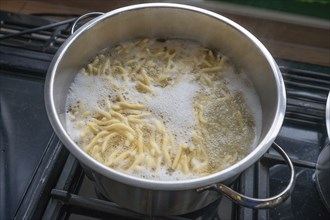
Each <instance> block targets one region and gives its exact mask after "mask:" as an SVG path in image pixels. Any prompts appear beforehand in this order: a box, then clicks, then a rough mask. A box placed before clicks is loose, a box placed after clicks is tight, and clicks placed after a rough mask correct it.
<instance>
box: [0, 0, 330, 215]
mask: <svg viewBox="0 0 330 220" xmlns="http://www.w3.org/2000/svg"><path fill="white" fill-rule="evenodd" d="M146 2H151V1H135V0H132V1H125V0H124V1H98V0H96V1H75V0H67V1H64V0H63V1H62V0H59V1H4V0H2V1H1V2H0V10H1V12H0V15H1V21H0V22H1V28H0V114H1V120H0V134H1V136H0V147H1V151H0V183H1V185H0V190H1V194H0V219H86V220H87V219H224V220H227V219H242V220H248V219H251V220H252V219H285V220H288V219H292V220H295V219H319V220H322V219H330V207H329V195H328V192H329V191H327V190H324V189H323V188H322V184H324V183H323V182H326V181H329V180H328V179H326V180H322V178H321V176H320V174H319V169H320V168H319V167H320V166H319V165H318V164H319V162H320V161H321V160H322V157H321V156H322V152H325V151H324V150H326V146H327V144H329V136H328V133H327V128H326V103H327V98H328V93H329V90H330V40H329V39H330V29H329V28H330V19H326V18H321V17H317V16H311V15H306V14H299V13H289V12H287V11H285V10H275V9H269V8H265V7H259V6H258V7H257V6H254V5H243V4H239V3H229V1H200V0H194V1H162V2H176V3H182V4H189V5H193V6H197V7H201V8H204V9H208V10H210V11H214V12H216V13H219V14H221V15H223V16H225V17H228V18H230V19H232V20H233V21H235V22H237V23H238V24H240V25H241V26H243V27H244V28H246V29H247V30H248V31H250V32H251V33H252V34H253V35H255V36H256V37H257V38H258V39H259V40H260V41H261V42H262V43H263V44H264V45H265V47H266V48H267V49H268V50H269V51H270V53H271V54H272V56H273V57H274V59H275V61H276V63H277V64H278V66H279V68H280V70H281V73H282V76H283V79H284V81H285V86H286V95H287V109H286V113H285V119H284V123H283V126H282V128H281V130H280V133H279V135H278V137H277V138H276V140H275V143H276V144H278V145H280V146H281V147H282V148H283V149H284V150H285V152H286V153H287V154H288V155H289V156H290V158H291V160H292V162H293V165H294V168H295V171H296V175H295V178H296V183H295V187H294V190H293V191H292V193H291V196H290V197H289V198H288V199H287V200H286V201H285V202H283V204H281V205H279V206H277V207H275V208H271V209H260V210H254V209H250V208H244V207H242V206H239V205H236V204H234V203H232V202H231V201H230V200H229V199H227V198H226V197H219V199H217V200H216V201H214V202H213V203H212V204H211V205H209V206H207V207H205V208H203V209H201V210H198V211H195V212H193V213H188V214H184V215H178V216H172V215H169V216H145V215H142V214H139V213H136V212H133V211H130V210H127V209H125V208H122V207H121V206H120V205H118V204H116V203H115V202H113V201H109V200H108V199H107V198H106V197H105V196H104V195H102V194H101V193H100V192H99V191H98V190H97V189H96V188H95V186H94V184H93V181H91V180H90V179H89V178H88V176H89V174H88V173H85V172H84V170H83V168H82V167H81V164H80V163H79V161H78V160H77V159H76V158H75V157H74V156H72V155H71V154H70V153H69V152H68V150H67V149H66V147H65V146H64V145H63V144H62V143H61V141H60V140H59V139H58V137H57V136H56V134H55V133H54V131H53V128H52V127H51V125H50V123H49V120H48V117H47V113H46V110H45V104H44V82H45V77H46V73H47V70H48V67H49V64H50V62H51V61H52V59H53V57H54V54H55V53H56V51H57V50H58V49H59V47H60V46H61V45H62V44H63V42H65V40H66V39H67V38H68V37H69V36H70V31H71V27H72V25H73V23H74V21H75V20H76V19H77V18H78V17H79V16H81V15H83V14H85V13H88V12H108V11H111V10H114V9H117V8H119V7H123V6H127V5H132V4H137V3H146ZM250 2H251V1H250ZM252 2H253V1H252ZM255 2H257V1H255ZM305 2H306V1H305ZM321 2H325V3H318V4H320V5H321V6H322V7H324V8H328V9H329V10H330V3H329V2H327V1H321ZM304 4H307V3H304ZM322 4H323V5H322ZM307 6H308V5H307ZM304 7H306V5H304ZM312 7H316V6H315V5H314V6H311V8H312ZM328 106H329V104H328ZM328 108H329V107H328ZM289 177H290V173H289V169H288V167H287V165H286V164H285V161H284V160H283V159H282V158H281V157H280V156H279V155H278V154H277V153H276V152H275V151H274V150H272V149H271V150H269V151H268V152H267V153H266V154H265V155H264V156H263V157H262V158H261V159H260V160H259V161H258V162H257V163H256V164H254V165H253V166H251V167H250V168H248V169H247V170H246V171H244V172H243V173H242V174H241V175H240V176H239V177H238V178H237V180H236V181H235V182H234V183H233V184H232V185H231V186H230V187H231V188H233V189H235V190H236V191H238V192H240V193H242V194H245V195H248V196H253V197H259V198H266V197H269V196H274V195H276V194H277V193H279V192H281V191H282V190H283V189H284V188H285V187H286V185H287V184H288V182H289V179H290V178H289ZM326 178H327V177H326ZM320 182H322V183H321V184H320Z"/></svg>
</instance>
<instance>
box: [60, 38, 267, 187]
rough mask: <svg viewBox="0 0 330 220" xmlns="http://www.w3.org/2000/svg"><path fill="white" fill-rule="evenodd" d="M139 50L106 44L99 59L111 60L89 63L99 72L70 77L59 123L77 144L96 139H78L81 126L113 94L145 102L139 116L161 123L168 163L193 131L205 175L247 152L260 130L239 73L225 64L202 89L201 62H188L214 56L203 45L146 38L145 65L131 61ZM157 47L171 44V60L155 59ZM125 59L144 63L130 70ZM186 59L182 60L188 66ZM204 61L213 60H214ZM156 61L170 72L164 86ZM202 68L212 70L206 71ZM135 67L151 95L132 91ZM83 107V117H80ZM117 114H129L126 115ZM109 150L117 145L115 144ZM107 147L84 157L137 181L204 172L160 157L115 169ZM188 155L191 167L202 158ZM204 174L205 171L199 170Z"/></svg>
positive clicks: (256, 106) (257, 109)
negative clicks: (153, 162) (201, 151)
mask: <svg viewBox="0 0 330 220" xmlns="http://www.w3.org/2000/svg"><path fill="white" fill-rule="evenodd" d="M139 47H141V45H139V44H134V43H133V42H128V43H123V44H122V45H121V46H120V47H119V48H120V50H118V47H117V48H116V49H114V48H112V49H110V50H109V51H108V52H107V53H105V54H104V55H103V57H102V59H104V57H110V62H112V63H113V64H109V63H107V62H108V61H101V62H98V63H99V64H95V63H97V62H95V60H94V61H93V62H94V64H95V65H96V67H98V68H97V71H98V72H101V73H98V72H97V71H96V72H97V74H95V72H94V74H86V69H82V70H81V71H80V72H79V73H78V74H77V76H76V77H75V79H74V82H73V83H72V85H71V87H70V91H69V94H68V97H67V100H66V126H67V131H68V133H69V135H70V136H71V137H72V139H73V140H74V141H75V142H76V143H77V144H78V145H80V146H81V147H82V148H85V147H86V146H87V145H88V144H89V142H90V141H91V139H92V138H93V137H94V136H96V134H97V133H95V132H96V131H94V133H93V132H92V131H90V133H87V134H86V135H84V136H83V135H82V133H83V132H84V130H86V126H87V124H88V123H92V122H93V117H94V116H95V115H97V113H96V112H97V110H98V109H101V110H103V111H108V108H109V103H110V106H111V105H114V104H116V102H117V101H116V98H117V97H118V94H120V95H121V96H122V97H123V99H124V101H125V102H127V103H130V104H134V103H139V104H141V105H144V106H147V109H146V111H147V112H148V113H150V116H149V117H148V118H147V119H146V120H148V121H149V122H150V123H152V122H153V120H158V121H161V122H162V123H163V124H164V126H165V129H166V131H167V132H169V134H173V140H172V142H173V143H175V144H172V145H174V146H171V148H170V149H169V151H170V153H171V155H172V154H173V156H171V160H172V163H173V161H174V160H175V158H174V157H175V154H177V151H178V145H179V143H184V144H185V145H187V146H191V145H194V141H193V138H192V135H193V133H194V132H197V133H198V132H199V136H201V137H202V138H203V146H202V147H203V148H204V150H205V152H206V153H207V157H208V160H209V164H208V165H207V169H206V172H205V173H207V174H208V173H212V172H217V171H219V170H221V169H224V168H226V167H228V166H230V165H232V164H234V163H235V162H237V161H239V160H240V159H242V158H243V157H245V156H246V155H247V154H248V153H249V152H250V151H251V150H252V148H253V147H254V146H255V145H256V144H257V142H258V137H259V134H260V131H261V119H262V112H261V106H260V102H259V99H258V95H257V93H256V91H255V90H254V88H253V86H252V84H251V82H250V81H249V80H248V78H247V76H246V75H245V74H244V72H243V71H238V70H237V69H236V68H235V67H233V66H232V64H230V62H225V64H222V66H221V68H219V70H216V72H215V73H212V74H210V76H212V77H213V78H212V79H213V81H214V82H209V83H212V85H209V86H208V85H207V82H208V81H207V80H206V81H205V82H206V83H205V82H204V83H202V80H200V78H202V77H200V76H201V75H198V74H199V73H198V71H200V70H199V69H198V68H199V67H198V65H199V66H202V65H204V64H198V65H196V64H195V66H193V67H192V66H190V65H189V62H194V63H196V62H197V63H198V62H199V61H198V60H199V59H201V57H203V56H204V58H205V56H206V57H207V56H210V57H214V56H215V55H213V54H211V53H210V52H209V55H205V53H204V52H201V51H204V50H205V48H202V47H201V46H200V45H198V44H197V43H195V42H190V41H182V40H167V41H165V42H158V41H155V40H150V41H148V44H147V45H144V46H143V51H144V53H146V54H147V52H148V54H150V51H153V54H152V56H151V55H150V57H149V58H150V59H151V60H152V62H149V64H150V63H151V64H150V65H149V64H148V60H145V58H143V60H141V58H140V60H139V59H138V58H139V53H141V51H142V50H141V49H140V50H139ZM146 48H147V49H146ZM161 48H167V49H166V50H168V48H175V49H176V50H175V53H176V54H175V55H174V56H173V54H174V53H173V51H172V52H168V53H167V54H168V56H173V59H172V60H171V59H169V58H166V59H164V60H161V59H157V56H156V55H157V54H161V52H162V49H161ZM148 50H149V51H148ZM118 51H120V52H118ZM145 51H147V52H145ZM142 53H143V52H142ZM171 53H172V54H171ZM201 54H202V55H203V54H204V55H203V56H202V55H201ZM146 56H147V55H146ZM155 57H156V58H155ZM217 57H222V59H221V60H224V59H225V58H224V57H223V56H221V55H219V54H218V55H217ZM132 59H135V60H138V61H140V62H144V63H145V65H144V66H143V68H144V69H143V70H139V71H137V72H136V73H133V74H132V72H133V71H134V68H135V69H136V68H137V67H136V66H137V65H138V64H136V63H135V66H130V65H128V63H129V62H130V61H129V60H132ZM217 59H218V58H217ZM186 60H188V64H187V62H186ZM189 60H192V61H189ZM196 60H197V61H196ZM211 60H212V61H213V60H214V61H216V58H212V59H211ZM221 60H220V59H218V61H219V62H222V61H221ZM127 61H129V62H127ZM204 63H206V64H205V65H206V67H209V66H210V64H209V63H208V62H207V61H205V62H204ZM97 65H98V66H97ZM111 65H113V66H116V65H117V66H118V65H121V66H122V67H124V68H123V70H122V72H121V73H120V74H118V73H116V72H115V71H117V70H118V68H117V69H116V68H115V67H113V66H111ZM216 65H217V64H216ZM161 66H164V67H165V66H166V68H165V69H166V71H167V74H168V75H169V77H168V78H167V81H165V84H163V81H160V80H159V78H160V77H159V74H161V73H162V72H161V68H160V67H161ZM108 67H109V68H108ZM211 67H213V66H211ZM217 67H218V66H216V68H217ZM163 69H164V68H163ZM204 70H205V71H211V70H210V69H207V68H206V69H204ZM142 71H145V73H146V75H148V77H149V78H150V79H151V81H152V82H151V83H149V85H148V88H150V89H151V91H152V92H150V93H148V92H145V91H144V92H141V90H138V89H137V84H136V82H137V81H138V79H137V76H138V75H142V73H141V72H142ZM196 72H197V75H196ZM192 73H193V74H192ZM125 77H126V78H125ZM147 84H148V83H147ZM228 97H230V98H228ZM198 105H199V106H201V107H202V108H203V111H202V113H201V114H200V117H201V118H202V119H203V120H205V121H206V123H208V124H207V126H204V128H203V129H200V128H199V127H201V123H202V122H201V121H200V120H202V119H200V120H199V119H198V117H197V116H198V114H197V113H196V106H198ZM86 112H89V113H90V114H85V113H86ZM141 114H143V112H141ZM124 116H125V117H129V116H128V115H125V114H124ZM145 131H146V130H145ZM147 133H148V132H147ZM146 137H147V138H150V134H146V135H144V138H146ZM116 140H117V141H118V143H124V142H122V139H120V138H118V139H114V141H116ZM102 141H104V140H103V139H100V140H99V142H100V143H101V142H102ZM144 144H148V143H144ZM99 145H101V144H99ZM117 145H120V144H117ZM97 146H98V145H97ZM94 148H95V147H94ZM114 148H116V149H118V146H115V147H114ZM123 149H125V150H127V149H129V146H126V145H125V146H124V144H123ZM110 151H111V150H106V151H105V153H104V154H103V153H99V152H101V151H97V153H94V154H95V155H93V154H92V153H90V154H91V155H92V156H93V157H94V158H95V159H97V160H100V161H101V162H103V163H105V164H107V163H109V164H111V165H109V167H112V168H114V169H117V170H119V171H122V172H126V173H130V174H132V175H136V176H139V177H142V178H148V179H159V180H180V179H190V178H196V177H198V176H200V175H205V173H203V174H201V173H198V172H196V173H194V172H189V173H186V172H183V169H181V170H180V169H173V167H171V165H169V164H166V163H165V162H164V159H163V160H162V161H161V163H160V165H161V166H160V167H159V168H158V169H157V170H156V169H155V168H154V167H152V166H151V168H150V167H148V166H147V165H146V162H145V163H143V162H142V163H141V164H139V166H138V167H137V168H136V169H133V170H131V169H127V164H126V165H125V164H124V163H118V164H117V165H116V166H114V165H113V164H112V163H111V162H110V161H107V160H108V159H107V158H110V157H111V156H110V153H107V152H110ZM123 151H124V150H123ZM112 152H113V151H112ZM119 154H120V153H118V155H119ZM134 154H135V153H134ZM141 154H142V155H143V156H144V157H145V158H148V157H152V155H151V154H150V153H147V152H143V153H141ZM114 159H115V158H112V159H111V160H114ZM192 160H194V162H195V165H196V164H202V160H201V161H200V160H198V159H192ZM190 163H192V161H190ZM188 164H189V163H188ZM125 166H126V167H125ZM197 166H199V165H197ZM204 171H205V169H203V172H204Z"/></svg>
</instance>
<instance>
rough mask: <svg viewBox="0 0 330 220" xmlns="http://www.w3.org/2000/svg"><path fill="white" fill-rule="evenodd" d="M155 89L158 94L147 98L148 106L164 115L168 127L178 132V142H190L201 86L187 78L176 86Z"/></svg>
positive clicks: (156, 112)
mask: <svg viewBox="0 0 330 220" xmlns="http://www.w3.org/2000/svg"><path fill="white" fill-rule="evenodd" d="M153 89H154V91H155V92H156V94H157V95H156V96H154V97H152V98H151V99H149V100H146V102H147V103H146V104H147V106H148V107H149V108H150V110H151V111H152V112H153V113H154V114H156V115H160V116H162V118H163V120H164V122H165V126H166V128H167V129H168V130H170V131H171V132H172V133H173V134H176V135H175V139H176V141H177V142H178V143H180V142H184V143H187V144H189V143H190V138H191V132H192V129H193V127H194V125H195V124H196V121H195V115H194V106H193V102H194V97H195V96H196V95H197V93H198V91H199V90H200V86H199V85H198V84H197V83H196V82H190V81H189V79H186V80H182V81H181V82H179V83H178V84H175V85H174V86H168V87H166V88H161V87H153Z"/></svg>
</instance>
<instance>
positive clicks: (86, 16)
mask: <svg viewBox="0 0 330 220" xmlns="http://www.w3.org/2000/svg"><path fill="white" fill-rule="evenodd" d="M103 14H104V13H103V12H90V13H87V14H84V15H82V16H80V17H79V18H77V19H76V20H75V22H74V23H73V24H72V27H71V34H73V33H74V32H75V31H76V30H75V29H76V26H77V24H78V23H79V22H80V21H81V20H83V19H86V18H88V17H96V16H99V15H103Z"/></svg>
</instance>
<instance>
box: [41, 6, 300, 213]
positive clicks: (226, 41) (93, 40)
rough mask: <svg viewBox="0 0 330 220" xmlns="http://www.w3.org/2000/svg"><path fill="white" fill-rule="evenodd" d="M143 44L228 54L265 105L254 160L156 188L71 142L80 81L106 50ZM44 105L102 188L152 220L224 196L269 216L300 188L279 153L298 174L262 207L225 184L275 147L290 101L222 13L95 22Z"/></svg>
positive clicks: (119, 16)
mask: <svg viewBox="0 0 330 220" xmlns="http://www.w3.org/2000/svg"><path fill="white" fill-rule="evenodd" d="M140 37H151V38H153V37H157V38H182V39H191V40H196V41H198V42H200V43H202V44H203V45H205V46H206V47H209V48H213V49H216V50H219V51H221V52H222V53H223V54H224V55H226V56H228V57H229V58H230V59H231V60H232V61H233V62H234V63H235V65H237V66H239V67H240V68H243V69H244V70H245V72H246V73H247V74H248V77H249V78H250V80H251V81H252V82H253V84H254V86H255V88H256V91H257V93H258V95H259V97H260V102H261V105H262V112H263V113H262V114H263V115H262V132H261V136H260V139H259V142H258V144H257V146H255V148H254V150H253V151H252V152H251V153H250V154H249V155H247V156H246V157H245V158H244V159H242V160H241V161H239V162H238V163H236V164H234V165H233V166H231V167H229V168H227V169H225V170H222V171H220V172H218V173H214V174H212V175H209V176H205V177H201V178H197V179H192V180H182V181H155V180H147V179H141V178H137V177H133V176H130V175H127V174H124V173H120V172H117V171H116V170H113V169H110V168H108V167H106V166H104V165H102V164H101V163H99V162H98V161H96V160H94V159H93V158H91V157H90V156H89V155H87V154H86V153H85V152H84V151H83V150H82V149H80V148H79V146H77V144H75V143H74V142H73V141H72V140H71V139H70V137H69V135H68V133H67V132H66V128H65V100H66V97H67V94H68V89H69V86H70V84H71V82H72V81H73V78H74V77H75V75H76V73H77V72H78V71H79V70H80V69H81V68H82V67H83V66H85V65H86V64H87V63H88V62H89V61H90V60H91V58H93V57H94V56H95V55H96V54H97V53H99V52H100V51H101V50H102V49H105V48H108V47H110V46H114V45H116V44H117V43H119V42H122V41H125V40H130V39H134V38H140ZM45 101H46V109H47V113H48V116H49V119H50V122H51V124H52V126H53V128H54V130H55V132H56V134H57V135H58V136H59V138H60V139H61V141H62V142H63V143H64V145H65V146H66V147H67V148H68V149H69V150H70V152H71V153H72V154H73V155H74V156H75V157H76V158H77V159H78V160H79V161H80V162H81V163H82V165H83V167H84V168H85V169H86V172H87V173H89V176H90V177H91V178H92V179H93V181H94V182H95V184H96V186H97V188H98V189H99V190H100V191H101V193H103V194H104V195H105V196H106V197H108V198H110V199H111V200H113V201H114V202H116V203H118V204H120V205H121V206H123V207H126V208H128V209H131V210H134V211H137V212H140V213H144V214H149V215H164V214H165V215H169V214H182V213H187V212H190V211H194V210H197V209H200V208H202V207H204V206H206V205H208V204H210V203H211V202H213V201H214V200H215V199H217V198H218V197H219V192H221V193H223V194H225V195H226V196H228V197H230V198H231V199H233V200H235V201H236V202H237V203H240V204H242V205H245V206H248V207H254V208H267V207H272V206H274V205H276V204H278V203H280V202H282V201H283V200H285V199H286V198H287V197H288V196H289V194H290V191H291V190H292V187H293V185H294V170H293V166H292V163H291V161H290V159H289V158H288V157H287V156H286V154H285V153H284V152H283V150H281V148H280V147H278V146H277V145H273V146H274V147H275V149H276V150H277V151H278V152H279V153H280V154H281V155H282V156H283V157H284V158H285V160H286V161H287V163H288V164H289V166H290V169H291V180H290V183H289V185H288V186H287V187H286V189H285V190H284V191H283V192H282V193H280V194H279V195H277V196H275V197H272V198H267V199H259V200H258V199H253V198H248V197H244V196H243V195H240V194H237V193H236V192H234V191H233V190H231V189H230V188H228V187H226V186H225V185H224V184H223V183H225V184H229V183H230V182H231V181H232V180H233V179H234V178H235V177H237V175H239V174H240V173H241V172H242V171H244V170H245V169H247V168H248V167H249V166H251V165H252V164H253V163H255V162H256V161H257V160H258V159H260V158H261V157H262V155H263V154H264V153H265V152H266V151H267V150H268V149H269V148H270V146H271V145H272V144H273V141H274V139H275V137H276V136H277V134H278V132H279V130H280V128H281V126H282V122H283V118H284V114H285V107H286V96H285V87H284V83H283V79H282V76H281V73H280V71H279V69H278V67H277V65H276V63H275V61H274V59H273V58H272V56H271V55H270V53H269V52H268V51H267V50H266V48H265V47H264V46H263V45H262V44H261V43H260V42H259V41H258V40H257V39H256V38H255V37H254V36H253V35H252V34H251V33H249V32H248V31H247V30H245V29H244V28H242V27H241V26H239V25H238V24H236V23H234V22H233V21H231V20H229V19H227V18H225V17H223V16H220V15H218V14H216V13H213V12H210V11H207V10H203V9H200V8H196V7H191V6H186V5H179V4H167V3H151V4H141V5H133V6H129V7H125V8H121V9H117V10H114V11H111V12H108V13H105V14H103V15H100V16H98V17H97V18H94V19H93V20H91V21H89V22H88V23H86V24H85V25H83V26H82V27H81V28H79V29H78V30H77V31H75V32H74V33H73V34H72V36H70V37H69V38H68V39H67V40H66V42H65V43H64V44H63V45H62V47H61V48H60V49H59V50H58V52H57V53H56V55H55V57H54V59H53V61H52V63H51V65H50V67H49V70H48V74H47V78H46V85H45ZM212 189H214V190H212Z"/></svg>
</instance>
